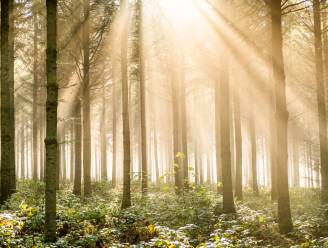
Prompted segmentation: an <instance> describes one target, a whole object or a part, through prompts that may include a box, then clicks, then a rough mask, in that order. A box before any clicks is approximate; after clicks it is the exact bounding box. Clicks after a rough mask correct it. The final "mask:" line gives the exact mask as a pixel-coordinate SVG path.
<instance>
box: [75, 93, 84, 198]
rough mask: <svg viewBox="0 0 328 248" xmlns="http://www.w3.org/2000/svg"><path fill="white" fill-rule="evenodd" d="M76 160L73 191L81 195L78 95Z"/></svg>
mask: <svg viewBox="0 0 328 248" xmlns="http://www.w3.org/2000/svg"><path fill="white" fill-rule="evenodd" d="M74 125H75V128H74V130H75V138H74V140H75V141H74V146H75V149H74V150H75V162H74V165H75V166H74V187H73V193H74V194H75V195H77V196H81V162H82V161H81V136H82V134H81V102H80V99H79V97H78V99H77V105H76V113H75V120H74Z"/></svg>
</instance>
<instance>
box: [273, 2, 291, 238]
mask: <svg viewBox="0 0 328 248" xmlns="http://www.w3.org/2000/svg"><path fill="white" fill-rule="evenodd" d="M281 18H282V10H281V1H280V0H279V1H278V0H271V22H272V65H273V78H274V81H275V99H276V101H275V105H276V108H275V109H276V131H277V133H276V134H277V140H276V141H277V145H276V149H277V154H279V156H277V160H276V163H277V173H279V184H278V186H277V190H278V222H279V229H280V232H281V233H287V232H289V231H291V230H292V228H293V224H292V219H291V212H290V201H289V189H288V145H287V125H288V111H287V104H286V82H285V70H284V61H283V37H282V20H281Z"/></svg>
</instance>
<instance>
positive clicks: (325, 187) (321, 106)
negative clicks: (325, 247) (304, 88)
mask: <svg viewBox="0 0 328 248" xmlns="http://www.w3.org/2000/svg"><path fill="white" fill-rule="evenodd" d="M320 12H321V7H320V1H319V0H314V1H313V17H314V18H313V24H314V44H315V65H316V81H317V101H318V118H319V141H320V162H321V163H320V164H321V167H320V168H321V201H322V203H324V204H326V203H328V148H327V120H326V103H325V87H324V78H323V57H322V32H321V14H320Z"/></svg>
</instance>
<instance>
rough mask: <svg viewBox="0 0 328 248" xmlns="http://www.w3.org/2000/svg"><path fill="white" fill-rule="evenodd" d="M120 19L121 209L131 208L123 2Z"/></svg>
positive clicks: (125, 11)
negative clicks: (121, 20)
mask: <svg viewBox="0 0 328 248" xmlns="http://www.w3.org/2000/svg"><path fill="white" fill-rule="evenodd" d="M121 4H122V17H123V23H122V25H123V28H122V29H123V30H122V33H121V35H122V36H121V37H122V42H121V80H122V119H123V197H122V209H125V208H128V207H130V206H131V175H130V169H131V154H130V153H131V151H130V150H131V147H130V125H129V81H128V64H127V63H128V59H127V56H128V54H127V52H128V51H127V49H128V26H127V25H128V23H129V21H128V20H129V4H128V1H123V3H121Z"/></svg>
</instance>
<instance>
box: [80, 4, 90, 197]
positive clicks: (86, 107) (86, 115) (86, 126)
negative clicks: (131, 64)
mask: <svg viewBox="0 0 328 248" xmlns="http://www.w3.org/2000/svg"><path fill="white" fill-rule="evenodd" d="M89 4H90V3H89V0H84V5H83V6H84V26H83V35H82V36H83V86H82V95H83V98H82V112H83V118H82V119H83V123H82V128H83V182H84V185H83V186H84V187H83V188H84V196H86V197H89V196H91V191H92V190H91V130H90V129H91V124H90V59H89V57H90V51H89V43H90V37H89V23H90V20H89V19H90V6H89Z"/></svg>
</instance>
